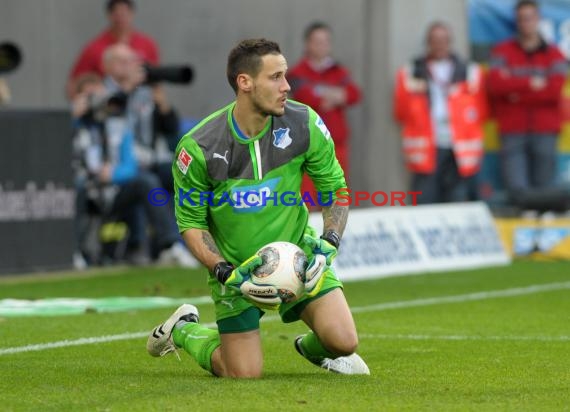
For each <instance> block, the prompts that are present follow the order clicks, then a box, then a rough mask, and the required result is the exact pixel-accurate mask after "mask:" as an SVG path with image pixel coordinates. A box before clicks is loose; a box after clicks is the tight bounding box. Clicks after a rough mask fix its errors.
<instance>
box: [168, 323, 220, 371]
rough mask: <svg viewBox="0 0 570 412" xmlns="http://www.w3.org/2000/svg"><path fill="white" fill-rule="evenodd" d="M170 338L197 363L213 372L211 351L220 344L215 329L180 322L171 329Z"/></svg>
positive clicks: (218, 335)
mask: <svg viewBox="0 0 570 412" xmlns="http://www.w3.org/2000/svg"><path fill="white" fill-rule="evenodd" d="M172 340H173V341H174V344H175V345H176V346H177V347H179V348H182V349H184V350H185V351H186V352H188V353H189V354H190V356H192V357H193V358H194V359H195V360H196V362H198V365H200V366H201V367H202V368H204V369H206V370H207V371H208V372H210V373H213V371H212V353H214V350H216V348H217V347H218V346H220V334H219V333H218V331H217V330H214V329H209V328H206V327H205V326H202V325H200V324H198V323H194V322H188V323H182V324H180V325H176V326H175V327H174V329H173V330H172Z"/></svg>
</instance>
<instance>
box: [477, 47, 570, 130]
mask: <svg viewBox="0 0 570 412" xmlns="http://www.w3.org/2000/svg"><path fill="white" fill-rule="evenodd" d="M567 70H568V67H567V64H566V61H565V60H564V56H563V55H562V53H560V51H559V50H558V48H557V47H556V46H554V45H549V44H546V43H545V42H544V41H542V42H541V45H540V47H539V48H538V49H537V50H535V51H533V52H530V53H527V52H525V51H524V49H523V48H522V47H521V46H520V45H519V43H518V41H516V40H514V39H513V40H508V41H505V42H503V43H500V44H499V45H497V46H496V47H495V48H494V49H493V51H492V53H491V62H490V70H489V76H488V94H489V96H490V98H491V103H492V105H493V111H494V115H495V117H496V119H497V121H498V123H499V129H500V131H501V133H525V132H530V133H558V132H559V131H560V123H561V113H560V101H561V91H562V86H563V84H564V81H565V79H566V74H567ZM533 76H540V77H542V78H544V79H545V80H546V87H544V88H543V89H540V90H532V89H531V78H532V77H533Z"/></svg>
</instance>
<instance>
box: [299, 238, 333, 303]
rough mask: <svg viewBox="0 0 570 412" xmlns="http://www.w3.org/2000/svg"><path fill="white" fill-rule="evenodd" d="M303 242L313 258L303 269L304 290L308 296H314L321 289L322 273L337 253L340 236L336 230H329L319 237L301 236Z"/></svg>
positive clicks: (323, 278)
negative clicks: (309, 249) (304, 269)
mask: <svg viewBox="0 0 570 412" xmlns="http://www.w3.org/2000/svg"><path fill="white" fill-rule="evenodd" d="M303 240H304V241H305V244H306V245H307V246H309V247H310V248H311V250H312V252H313V258H312V259H311V260H310V261H309V264H308V266H307V270H306V271H305V291H306V292H307V295H308V296H311V297H312V296H315V295H316V294H317V293H319V291H320V290H321V288H322V286H323V282H324V280H325V277H324V276H323V274H324V273H325V272H326V270H327V269H328V268H329V267H330V266H331V264H332V262H333V260H334V258H335V257H336V255H337V253H338V245H339V243H340V237H339V235H338V234H337V233H336V232H333V231H330V232H327V233H326V234H324V235H323V236H321V238H320V239H317V238H314V237H312V236H311V235H305V236H304V237H303Z"/></svg>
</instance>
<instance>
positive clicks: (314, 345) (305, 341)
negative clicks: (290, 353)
mask: <svg viewBox="0 0 570 412" xmlns="http://www.w3.org/2000/svg"><path fill="white" fill-rule="evenodd" d="M299 346H301V350H302V352H303V355H304V356H305V358H307V359H308V360H309V361H311V362H312V363H314V364H316V365H320V363H321V361H322V360H323V359H324V358H332V359H334V358H336V356H335V355H333V354H332V353H330V352H329V351H328V350H326V349H325V348H324V346H323V345H322V344H321V341H320V340H319V338H318V337H317V335H315V334H314V333H313V331H310V332H309V333H307V334H306V335H305V336H304V337H303V338H302V339H301V342H299Z"/></svg>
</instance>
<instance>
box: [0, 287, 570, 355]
mask: <svg viewBox="0 0 570 412" xmlns="http://www.w3.org/2000/svg"><path fill="white" fill-rule="evenodd" d="M564 289H570V282H557V283H547V284H539V285H531V286H525V287H517V288H510V289H502V290H491V291H485V292H475V293H468V294H462V295H451V296H439V297H434V298H425V299H414V300H404V301H397V302H386V303H379V304H374V305H367V306H356V307H353V308H352V309H351V310H352V312H353V313H366V312H380V311H384V310H391V309H400V308H410V307H419V306H430V305H437V304H446V303H461V302H470V301H477V300H486V299H495V298H502V297H514V296H523V295H531V294H535V293H542V292H550V291H558V290H564ZM278 319H279V317H278V316H268V317H265V318H263V319H262V321H264V322H272V321H276V320H278ZM205 326H207V327H215V326H216V324H215V323H209V324H206V325H205ZM148 333H149V331H144V332H133V333H123V334H119V335H107V336H97V337H90V338H80V339H76V340H63V341H57V342H49V343H41V344H34V345H26V346H17V347H12V348H4V349H0V356H1V355H10V354H16V353H23V352H36V351H42V350H48V349H55V348H63V347H68V346H81V345H91V344H96V343H105V342H113V341H118V340H129V339H139V338H142V337H145V336H147V335H148ZM376 336H382V335H376ZM386 336H387V335H386ZM392 336H395V335H392ZM402 336H405V335H402ZM408 336H411V335H408ZM417 336H421V335H417ZM448 340H452V339H448Z"/></svg>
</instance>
